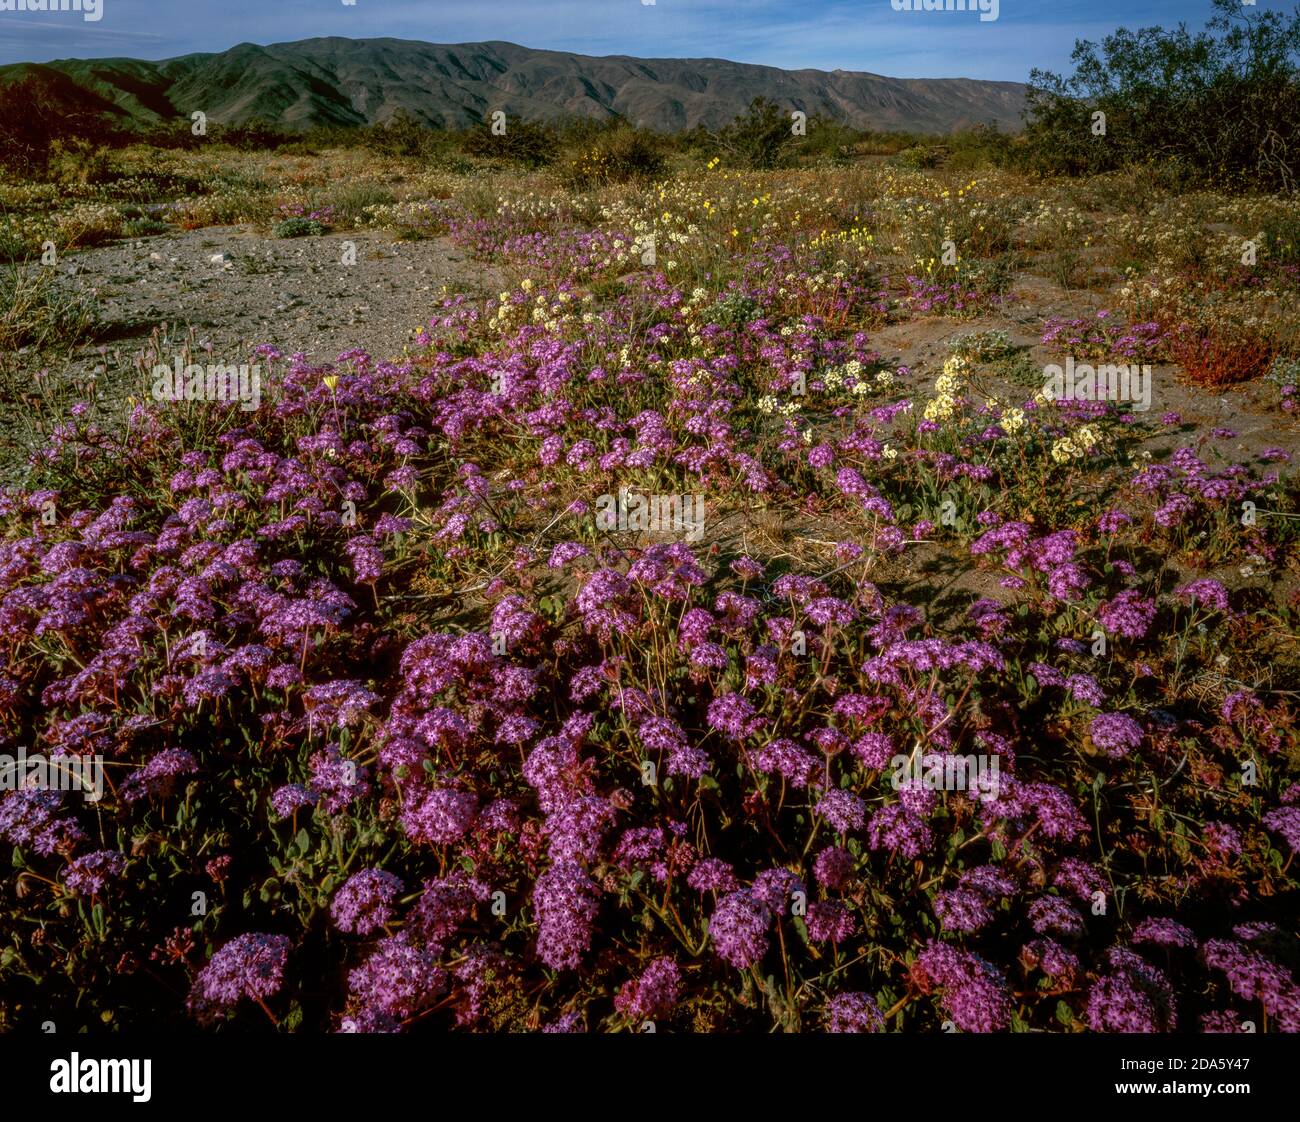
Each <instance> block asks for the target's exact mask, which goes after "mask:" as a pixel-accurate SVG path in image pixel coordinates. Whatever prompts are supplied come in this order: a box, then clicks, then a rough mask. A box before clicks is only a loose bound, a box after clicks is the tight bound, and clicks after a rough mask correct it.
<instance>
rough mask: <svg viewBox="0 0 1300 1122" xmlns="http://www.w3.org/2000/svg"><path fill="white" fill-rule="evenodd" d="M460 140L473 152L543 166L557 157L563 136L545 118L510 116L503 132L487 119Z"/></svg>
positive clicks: (465, 150)
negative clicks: (520, 118) (516, 118)
mask: <svg viewBox="0 0 1300 1122" xmlns="http://www.w3.org/2000/svg"><path fill="white" fill-rule="evenodd" d="M460 143H461V148H462V150H463V151H464V152H465V153H467V154H468V155H471V156H479V157H482V158H485V159H493V160H504V161H505V162H506V163H511V164H523V165H524V166H525V167H533V168H539V167H545V166H546V165H547V164H549V163H551V162H552V161H553V160H554V159H555V154H556V151H557V150H558V148H559V137H558V135H557V134H556V131H555V129H554V128H553V127H552V126H550V125H548V124H545V123H543V122H540V121H520V120H509V119H508V120H507V122H506V130H505V132H504V133H502V134H501V135H499V136H498V135H497V134H496V133H494V132H493V131H492V126H491V125H490V124H487V123H486V122H485V123H484V124H482V125H479V126H478V127H477V128H473V129H470V130H469V131H468V132H467V133H465V134H464V136H463V137H462V139H461V142H460Z"/></svg>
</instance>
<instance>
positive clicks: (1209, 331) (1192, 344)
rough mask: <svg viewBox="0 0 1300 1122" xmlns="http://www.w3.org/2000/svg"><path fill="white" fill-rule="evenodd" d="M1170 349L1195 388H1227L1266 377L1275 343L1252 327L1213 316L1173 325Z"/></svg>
mask: <svg viewBox="0 0 1300 1122" xmlns="http://www.w3.org/2000/svg"><path fill="white" fill-rule="evenodd" d="M1169 350H1170V353H1171V354H1172V356H1173V359H1174V361H1175V362H1177V363H1178V364H1179V366H1181V367H1182V368H1183V375H1184V376H1185V377H1186V378H1187V379H1188V381H1190V382H1194V383H1195V384H1196V385H1198V386H1228V385H1233V384H1235V383H1237V382H1247V381H1250V380H1251V379H1253V378H1260V377H1263V376H1264V375H1265V374H1267V373H1268V372H1269V370H1270V369H1271V368H1272V367H1273V360H1274V358H1275V356H1276V353H1277V344H1276V342H1275V341H1274V340H1273V339H1272V338H1271V337H1270V336H1269V335H1268V334H1266V333H1265V332H1262V331H1260V330H1259V329H1258V327H1256V326H1254V325H1251V324H1248V323H1245V322H1242V321H1241V320H1240V319H1231V318H1225V317H1223V316H1215V317H1214V318H1213V319H1209V318H1208V317H1207V318H1206V319H1205V320H1202V321H1199V322H1184V323H1180V324H1178V325H1176V326H1175V327H1174V329H1173V331H1172V333H1171V336H1170V340H1169Z"/></svg>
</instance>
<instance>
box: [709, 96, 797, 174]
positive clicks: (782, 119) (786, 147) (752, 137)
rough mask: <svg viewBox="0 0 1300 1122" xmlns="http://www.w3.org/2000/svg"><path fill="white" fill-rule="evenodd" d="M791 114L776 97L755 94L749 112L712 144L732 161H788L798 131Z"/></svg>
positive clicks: (755, 164)
mask: <svg viewBox="0 0 1300 1122" xmlns="http://www.w3.org/2000/svg"><path fill="white" fill-rule="evenodd" d="M791 126H792V122H791V120H790V114H789V113H788V112H787V111H786V110H784V109H783V108H782V107H781V106H779V105H777V104H776V102H774V101H769V100H768V99H767V98H765V97H756V98H755V99H754V100H753V101H752V102H750V104H749V109H748V111H747V112H745V113H743V114H742V115H741V116H739V117H737V118H736V119H735V120H734V121H732V122H731V124H729V125H726V126H725V127H723V128H722V129H720V130H718V132H717V133H716V134H714V136H713V146H714V148H715V149H716V150H717V151H718V152H719V153H720V154H721V155H722V157H723V158H724V159H725V160H726V161H727V162H728V163H730V164H733V165H738V166H740V167H746V168H755V169H761V168H774V167H779V166H781V165H782V164H784V163H786V162H787V160H788V158H789V155H790V152H791V150H792V148H793V145H794V141H795V139H796V138H795V135H794V133H793V131H792V127H791Z"/></svg>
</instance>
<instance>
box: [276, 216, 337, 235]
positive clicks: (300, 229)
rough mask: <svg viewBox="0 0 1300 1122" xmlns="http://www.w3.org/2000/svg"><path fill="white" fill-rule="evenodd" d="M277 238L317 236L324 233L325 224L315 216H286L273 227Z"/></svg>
mask: <svg viewBox="0 0 1300 1122" xmlns="http://www.w3.org/2000/svg"><path fill="white" fill-rule="evenodd" d="M274 233H275V236H276V237H277V238H307V237H319V236H320V235H321V234H323V233H325V224H324V223H323V222H320V221H319V220H317V219H315V218H301V217H295V218H286V219H285V220H284V221H283V222H280V223H277V224H276V227H275V231H274Z"/></svg>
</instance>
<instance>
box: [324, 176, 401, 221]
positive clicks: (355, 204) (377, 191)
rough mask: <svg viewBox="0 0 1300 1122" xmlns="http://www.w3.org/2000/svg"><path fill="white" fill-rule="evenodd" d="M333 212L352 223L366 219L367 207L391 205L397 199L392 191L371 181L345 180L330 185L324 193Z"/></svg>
mask: <svg viewBox="0 0 1300 1122" xmlns="http://www.w3.org/2000/svg"><path fill="white" fill-rule="evenodd" d="M326 199H327V201H328V205H329V206H330V207H331V208H332V209H333V212H334V214H335V215H336V216H337V217H338V218H340V219H343V220H345V221H346V222H348V223H351V224H352V225H357V224H359V223H361V222H364V221H365V220H366V209H367V208H368V207H380V206H392V205H393V203H395V202H396V201H397V200H396V198H395V197H394V195H393V193H392V192H391V191H390V190H388V188H387V187H384V186H383V185H382V184H380V183H375V182H373V181H366V180H361V181H355V180H350V181H345V182H343V183H339V184H336V185H335V186H333V187H331V188H330V190H329V191H328V192H327V194H326Z"/></svg>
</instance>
